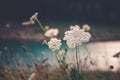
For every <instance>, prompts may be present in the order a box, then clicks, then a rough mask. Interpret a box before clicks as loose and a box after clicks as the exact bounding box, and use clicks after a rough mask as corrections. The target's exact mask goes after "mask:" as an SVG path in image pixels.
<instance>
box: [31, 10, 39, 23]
mask: <svg viewBox="0 0 120 80" xmlns="http://www.w3.org/2000/svg"><path fill="white" fill-rule="evenodd" d="M37 16H38V12H36V13H35V14H34V15H33V16H32V17H30V21H35V20H36V19H37Z"/></svg>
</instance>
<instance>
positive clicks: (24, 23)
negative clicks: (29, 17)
mask: <svg viewBox="0 0 120 80" xmlns="http://www.w3.org/2000/svg"><path fill="white" fill-rule="evenodd" d="M31 24H35V21H27V22H22V25H23V26H28V25H31Z"/></svg>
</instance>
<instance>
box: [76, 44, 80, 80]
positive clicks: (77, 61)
mask: <svg viewBox="0 0 120 80" xmlns="http://www.w3.org/2000/svg"><path fill="white" fill-rule="evenodd" d="M75 49H76V63H77V69H78V75H77V76H78V80H79V60H78V45H77V44H76V46H75Z"/></svg>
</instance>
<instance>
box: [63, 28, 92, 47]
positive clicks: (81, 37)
mask: <svg viewBox="0 0 120 80" xmlns="http://www.w3.org/2000/svg"><path fill="white" fill-rule="evenodd" d="M90 37H91V34H90V33H89V32H85V31H84V30H83V29H79V30H78V29H77V30H76V29H75V30H69V31H66V32H65V35H64V38H63V40H66V42H67V45H68V46H69V48H74V47H75V46H76V45H77V44H79V45H81V44H82V43H83V42H88V41H89V39H90Z"/></svg>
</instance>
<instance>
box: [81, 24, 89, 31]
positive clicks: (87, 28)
mask: <svg viewBox="0 0 120 80" xmlns="http://www.w3.org/2000/svg"><path fill="white" fill-rule="evenodd" d="M82 28H83V29H84V30H85V31H89V30H90V26H89V25H88V24H85V25H83V27H82Z"/></svg>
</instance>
